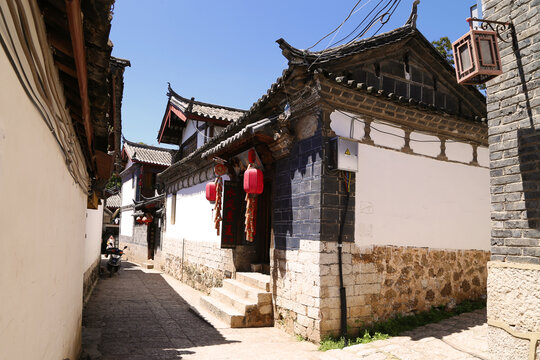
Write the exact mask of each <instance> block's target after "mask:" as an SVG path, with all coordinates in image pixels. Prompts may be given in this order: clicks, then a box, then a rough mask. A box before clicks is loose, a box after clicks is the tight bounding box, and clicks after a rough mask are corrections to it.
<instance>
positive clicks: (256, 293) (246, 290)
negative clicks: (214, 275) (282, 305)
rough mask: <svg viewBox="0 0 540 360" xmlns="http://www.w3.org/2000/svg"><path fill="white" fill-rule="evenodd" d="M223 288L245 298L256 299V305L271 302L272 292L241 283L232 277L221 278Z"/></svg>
mask: <svg viewBox="0 0 540 360" xmlns="http://www.w3.org/2000/svg"><path fill="white" fill-rule="evenodd" d="M223 288H224V289H226V290H227V291H230V292H231V293H233V294H236V295H237V296H239V297H241V298H245V299H250V300H253V301H256V302H257V304H258V305H266V304H271V303H272V294H271V293H269V292H266V291H262V290H261V289H259V288H254V287H253V286H249V285H247V284H244V283H241V282H240V281H238V280H234V279H225V280H223Z"/></svg>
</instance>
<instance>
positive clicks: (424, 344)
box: [81, 262, 489, 360]
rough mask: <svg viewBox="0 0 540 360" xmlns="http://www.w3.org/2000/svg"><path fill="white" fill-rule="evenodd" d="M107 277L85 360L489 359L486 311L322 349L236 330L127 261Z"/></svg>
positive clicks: (273, 331) (96, 298)
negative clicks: (254, 358) (407, 330)
mask: <svg viewBox="0 0 540 360" xmlns="http://www.w3.org/2000/svg"><path fill="white" fill-rule="evenodd" d="M122 266H123V268H122V269H121V271H120V272H119V273H118V274H115V275H114V276H113V277H111V278H109V276H108V274H106V273H105V274H104V275H102V277H101V279H100V281H99V282H98V284H97V286H96V288H95V289H94V292H93V294H92V296H91V298H90V301H89V302H88V304H87V305H86V307H85V309H84V312H83V334H82V336H83V339H82V342H83V355H82V357H81V360H127V359H129V360H143V359H144V360H148V359H212V360H214V359H253V356H254V354H256V355H257V359H272V360H275V359H287V360H289V359H292V360H295V359H298V360H300V359H302V360H304V359H307V360H332V359H342V360H354V359H366V360H385V359H393V360H396V359H411V360H419V359H431V360H439V359H440V360H443V359H444V360H446V359H455V360H465V359H468V360H471V359H487V358H488V357H489V356H488V348H487V345H488V343H487V324H486V319H485V317H486V315H485V310H477V311H474V312H471V313H464V314H462V315H460V316H457V317H454V318H451V319H447V320H444V321H441V322H440V323H437V324H429V325H426V326H422V327H419V328H417V329H415V330H413V331H409V332H406V333H404V334H402V336H397V337H393V338H390V339H388V340H379V341H375V342H373V343H368V344H362V345H355V346H351V347H348V348H345V349H343V350H331V351H327V352H320V351H317V346H316V345H314V344H312V343H310V342H307V341H298V340H297V339H296V338H295V337H293V336H291V335H289V334H286V333H285V332H283V331H281V330H279V329H277V328H274V327H264V328H248V329H241V328H240V329H239V328H236V329H233V328H229V327H228V326H226V325H224V324H223V323H221V322H220V321H219V320H217V319H216V318H214V317H213V316H212V315H211V314H209V313H206V312H205V311H204V310H203V309H202V308H201V307H200V305H199V299H200V297H201V295H202V294H201V293H200V292H198V291H197V290H194V289H193V288H191V287H189V286H187V285H185V284H183V283H181V282H180V281H178V280H176V279H174V278H172V277H171V276H169V275H166V274H163V273H161V272H159V271H156V270H147V269H144V268H142V267H139V266H137V265H135V264H132V263H128V262H124V263H123V265H122Z"/></svg>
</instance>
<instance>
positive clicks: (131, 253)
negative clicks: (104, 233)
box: [118, 235, 148, 264]
mask: <svg viewBox="0 0 540 360" xmlns="http://www.w3.org/2000/svg"><path fill="white" fill-rule="evenodd" d="M118 246H119V247H120V249H122V248H123V247H124V246H127V249H125V250H124V255H123V256H122V261H132V262H134V263H137V264H142V263H145V262H147V261H148V248H147V246H146V244H144V245H142V244H138V243H134V242H133V238H132V237H131V236H124V235H120V239H119V244H118Z"/></svg>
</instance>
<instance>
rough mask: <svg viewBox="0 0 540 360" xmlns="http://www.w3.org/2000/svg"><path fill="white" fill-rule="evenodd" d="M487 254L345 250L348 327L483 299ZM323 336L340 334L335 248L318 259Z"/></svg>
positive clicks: (413, 249) (408, 249)
mask: <svg viewBox="0 0 540 360" xmlns="http://www.w3.org/2000/svg"><path fill="white" fill-rule="evenodd" d="M489 256H490V254H489V252H487V251H481V250H436V249H429V248H416V247H396V246H374V247H370V248H359V247H358V246H356V245H355V244H354V243H344V244H343V273H344V284H345V288H346V292H347V312H348V314H347V319H348V320H347V322H348V323H347V325H348V328H349V331H350V332H351V333H352V334H355V331H357V330H358V329H359V328H361V327H362V326H364V325H367V324H369V323H371V322H374V321H381V320H385V319H388V318H390V317H391V316H393V315H395V314H398V313H400V314H410V313H416V312H420V311H425V310H429V309H430V308H431V306H439V305H447V306H454V305H455V304H457V303H460V302H462V301H464V300H467V299H473V300H474V299H481V298H485V296H486V282H487V280H486V278H487V266H486V264H487V261H488V260H489ZM320 267H321V269H320V273H321V280H320V281H321V314H322V316H321V317H322V318H323V319H324V320H323V323H322V324H321V333H322V334H321V336H323V337H324V335H327V334H337V333H338V332H339V329H340V298H339V268H338V264H337V243H335V242H324V244H323V247H322V253H321V258H320Z"/></svg>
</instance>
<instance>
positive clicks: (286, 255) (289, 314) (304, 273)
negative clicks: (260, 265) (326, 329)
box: [270, 240, 322, 341]
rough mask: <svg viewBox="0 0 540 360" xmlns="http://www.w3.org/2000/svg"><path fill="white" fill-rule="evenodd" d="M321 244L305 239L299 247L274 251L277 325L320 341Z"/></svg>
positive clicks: (272, 280)
mask: <svg viewBox="0 0 540 360" xmlns="http://www.w3.org/2000/svg"><path fill="white" fill-rule="evenodd" d="M320 245H321V243H320V241H310V240H301V241H300V242H299V249H298V250H283V249H272V251H271V253H270V254H271V257H270V274H271V291H272V295H273V304H274V318H275V322H274V325H275V326H276V327H279V328H282V329H283V330H285V331H286V332H288V333H291V334H299V335H301V336H303V337H305V338H308V339H310V340H313V341H320V324H321V312H320V311H319V309H320V304H321V301H322V299H321V297H322V296H321V295H322V294H321V288H320V274H319V271H320V267H319V257H320Z"/></svg>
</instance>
